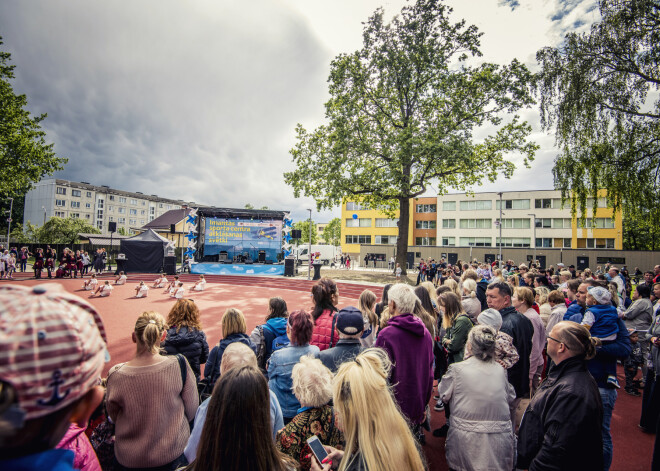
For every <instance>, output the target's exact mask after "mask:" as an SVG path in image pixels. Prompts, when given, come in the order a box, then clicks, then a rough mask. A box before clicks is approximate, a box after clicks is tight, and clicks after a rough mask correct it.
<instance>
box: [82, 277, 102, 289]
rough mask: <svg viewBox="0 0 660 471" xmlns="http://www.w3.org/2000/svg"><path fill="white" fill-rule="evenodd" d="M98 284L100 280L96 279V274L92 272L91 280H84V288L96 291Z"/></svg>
mask: <svg viewBox="0 0 660 471" xmlns="http://www.w3.org/2000/svg"><path fill="white" fill-rule="evenodd" d="M98 284H99V280H97V279H96V274H95V273H92V276H91V278H90V279H89V280H85V281H83V289H85V290H87V291H94V289H95V288H96V287H97V286H98Z"/></svg>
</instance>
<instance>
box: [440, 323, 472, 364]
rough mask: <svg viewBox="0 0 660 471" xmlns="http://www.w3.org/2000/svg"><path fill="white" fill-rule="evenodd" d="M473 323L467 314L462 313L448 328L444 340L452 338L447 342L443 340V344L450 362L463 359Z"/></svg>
mask: <svg viewBox="0 0 660 471" xmlns="http://www.w3.org/2000/svg"><path fill="white" fill-rule="evenodd" d="M472 326H473V324H472V321H471V320H470V318H469V317H468V316H467V315H466V314H460V315H459V316H458V317H456V319H455V320H454V324H453V325H452V326H451V327H450V328H449V329H447V333H446V334H445V337H444V340H451V343H447V342H445V341H444V340H443V342H442V343H443V345H444V346H445V348H446V349H447V353H448V355H447V356H448V363H449V364H452V363H456V362H459V361H463V356H464V355H465V343H466V342H467V337H468V333H469V332H470V329H471V328H472Z"/></svg>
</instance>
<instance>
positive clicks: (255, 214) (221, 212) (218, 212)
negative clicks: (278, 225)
mask: <svg viewBox="0 0 660 471" xmlns="http://www.w3.org/2000/svg"><path fill="white" fill-rule="evenodd" d="M197 214H199V215H200V216H204V217H214V218H239V219H279V220H282V219H284V218H285V217H286V216H287V215H288V212H287V211H275V210H271V209H236V208H209V207H206V208H200V209H199V210H198V211H197Z"/></svg>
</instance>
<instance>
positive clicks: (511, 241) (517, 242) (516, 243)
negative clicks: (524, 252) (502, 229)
mask: <svg viewBox="0 0 660 471" xmlns="http://www.w3.org/2000/svg"><path fill="white" fill-rule="evenodd" d="M496 241H497V242H496V243H497V247H499V243H500V238H499V237H498V238H497V239H496ZM530 241H531V239H530V238H529V237H502V247H529V246H530Z"/></svg>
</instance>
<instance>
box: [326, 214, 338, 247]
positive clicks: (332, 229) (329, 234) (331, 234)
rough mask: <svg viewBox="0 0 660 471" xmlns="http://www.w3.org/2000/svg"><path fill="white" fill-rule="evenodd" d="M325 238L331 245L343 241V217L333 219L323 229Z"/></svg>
mask: <svg viewBox="0 0 660 471" xmlns="http://www.w3.org/2000/svg"><path fill="white" fill-rule="evenodd" d="M323 240H325V241H326V242H327V243H328V244H330V245H339V244H340V243H341V219H339V218H334V219H332V220H331V221H330V222H329V223H328V224H327V225H326V226H325V228H324V229H323Z"/></svg>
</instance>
